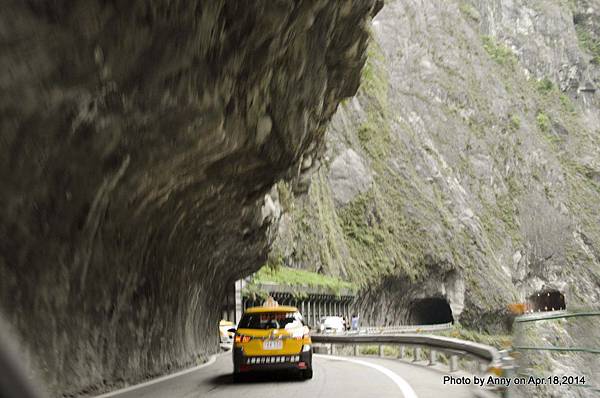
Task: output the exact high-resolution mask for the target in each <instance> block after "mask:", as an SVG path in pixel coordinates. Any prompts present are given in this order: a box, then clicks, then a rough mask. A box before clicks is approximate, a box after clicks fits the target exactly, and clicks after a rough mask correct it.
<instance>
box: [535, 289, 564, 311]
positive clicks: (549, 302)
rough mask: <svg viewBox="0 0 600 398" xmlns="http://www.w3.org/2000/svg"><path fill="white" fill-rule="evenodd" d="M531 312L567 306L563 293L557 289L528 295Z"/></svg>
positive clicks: (553, 309) (555, 309)
mask: <svg viewBox="0 0 600 398" xmlns="http://www.w3.org/2000/svg"><path fill="white" fill-rule="evenodd" d="M529 306H530V308H531V311H532V312H544V311H559V310H564V309H566V308H567V305H566V302H565V295H564V294H562V293H561V292H560V291H558V290H543V291H541V292H538V293H535V294H532V295H531V296H529Z"/></svg>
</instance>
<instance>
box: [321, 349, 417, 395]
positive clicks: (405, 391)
mask: <svg viewBox="0 0 600 398" xmlns="http://www.w3.org/2000/svg"><path fill="white" fill-rule="evenodd" d="M314 356H316V357H319V358H324V359H333V360H337V361H346V362H352V363H357V364H359V365H363V366H368V367H369V368H373V369H375V370H378V371H379V372H381V373H383V374H384V375H386V376H387V377H389V378H390V379H392V381H393V382H394V383H396V385H397V386H398V388H400V391H402V395H404V398H418V397H417V394H416V393H415V390H413V389H412V387H411V386H410V384H408V382H407V381H406V380H404V379H403V378H402V377H400V376H399V375H398V374H396V373H394V372H392V371H391V370H389V369H388V368H386V367H384V366H381V365H377V364H374V363H371V362H367V361H361V360H360V359H353V358H346V357H337V356H334V355H321V354H314Z"/></svg>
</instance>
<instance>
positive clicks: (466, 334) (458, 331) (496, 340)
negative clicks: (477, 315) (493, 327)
mask: <svg viewBox="0 0 600 398" xmlns="http://www.w3.org/2000/svg"><path fill="white" fill-rule="evenodd" d="M436 334H437V335H440V336H446V337H454V338H456V339H462V340H468V341H474V342H476V343H481V344H487V345H490V346H492V347H496V348H497V349H500V350H503V349H506V348H510V347H511V346H512V341H513V337H512V336H511V335H508V334H487V333H481V332H477V331H474V330H470V329H466V328H464V327H462V326H460V325H455V326H454V327H453V328H452V329H451V330H444V331H441V332H437V333H436Z"/></svg>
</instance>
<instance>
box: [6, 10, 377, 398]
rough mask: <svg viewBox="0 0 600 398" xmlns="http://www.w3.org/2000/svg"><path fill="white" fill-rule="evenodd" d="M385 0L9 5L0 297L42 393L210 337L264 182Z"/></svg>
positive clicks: (308, 139)
mask: <svg viewBox="0 0 600 398" xmlns="http://www.w3.org/2000/svg"><path fill="white" fill-rule="evenodd" d="M379 6H380V5H379ZM379 6H376V2H375V1H372V0H364V1H352V2H350V1H337V0H336V1H325V0H320V1H307V2H292V1H285V0H277V1H271V0H269V1H266V0H265V1H252V2H237V1H224V0H211V1H188V0H186V1H179V0H176V1H166V0H165V1H162V0H159V1H150V2H149V1H145V0H144V1H125V2H122V1H121V2H117V1H97V0H89V1H84V0H78V1H66V0H58V1H36V2H22V1H20V0H14V1H13V0H9V1H5V2H3V5H2V10H1V11H0V26H1V27H2V28H1V29H0V43H2V48H3V51H2V52H1V55H0V65H1V66H2V68H1V69H2V71H3V72H2V77H1V78H0V85H1V87H2V97H1V98H0V120H1V124H2V134H1V141H0V165H1V167H0V178H1V181H2V189H1V190H0V220H1V222H0V236H1V239H0V307H1V310H2V312H3V313H4V315H5V318H6V319H7V320H8V322H9V323H10V324H11V325H12V326H13V327H14V329H15V331H16V333H17V334H18V335H19V336H20V337H21V341H22V352H23V353H24V356H25V357H26V359H27V361H28V362H29V364H30V365H31V366H32V367H33V368H36V369H37V370H38V372H39V373H40V374H41V377H42V379H43V380H44V381H45V382H46V383H47V384H48V387H49V390H50V392H51V394H53V395H58V394H67V393H69V394H70V393H76V392H78V391H82V390H84V389H88V390H89V388H92V387H93V388H97V387H99V388H104V387H106V386H107V385H113V384H115V383H117V384H118V383H121V382H123V381H126V382H129V381H134V380H139V379H141V378H144V377H148V376H150V375H155V374H160V373H164V372H165V371H168V370H170V369H173V368H178V367H182V366H186V365H189V364H192V363H194V362H196V361H197V360H199V359H201V358H202V357H204V356H206V355H207V354H209V353H211V352H212V351H213V350H214V349H215V348H216V347H217V342H216V338H217V333H216V332H215V331H216V325H217V321H218V318H217V317H218V314H219V306H220V304H221V302H222V297H223V294H224V289H225V286H227V285H228V284H231V283H232V282H233V281H234V280H236V279H237V278H239V277H241V276H244V275H247V274H249V273H251V272H252V271H254V270H256V269H258V267H259V266H260V264H261V263H262V262H264V261H265V256H266V250H267V247H268V244H269V240H270V239H271V237H272V228H270V225H271V222H272V221H273V220H275V219H277V217H278V216H279V210H280V209H279V206H278V202H277V195H276V193H277V192H276V191H273V192H272V195H269V194H268V193H269V192H270V190H271V187H272V186H273V184H274V183H275V182H276V181H278V180H279V179H281V178H293V177H294V178H295V177H299V176H301V175H302V174H303V171H304V170H308V169H310V166H311V164H312V159H315V158H317V157H318V155H319V153H320V152H321V147H322V141H323V136H324V132H325V127H326V123H327V122H328V121H329V120H330V118H331V116H332V115H333V113H334V111H335V109H336V107H337V105H338V103H339V101H340V100H341V99H342V98H344V97H348V96H351V95H353V94H354V93H355V92H356V89H357V88H358V84H359V79H360V70H361V68H362V66H363V65H364V61H365V49H366V42H367V38H368V32H367V27H368V25H369V24H370V16H371V14H373V13H374V12H375V11H376V9H377V8H378V7H379Z"/></svg>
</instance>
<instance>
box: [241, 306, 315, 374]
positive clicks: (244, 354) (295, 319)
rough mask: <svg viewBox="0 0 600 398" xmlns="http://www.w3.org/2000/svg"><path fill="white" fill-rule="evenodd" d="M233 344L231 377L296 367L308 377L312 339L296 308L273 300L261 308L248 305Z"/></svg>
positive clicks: (310, 367) (311, 371) (310, 368)
mask: <svg viewBox="0 0 600 398" xmlns="http://www.w3.org/2000/svg"><path fill="white" fill-rule="evenodd" d="M230 330H231V331H235V336H234V343H233V350H232V351H233V377H234V380H236V381H237V380H239V379H240V376H241V375H242V374H243V373H246V372H250V371H270V370H283V369H290V370H297V371H299V372H300V373H301V375H302V377H303V378H304V379H310V378H312V375H313V370H312V350H311V343H312V342H311V339H310V336H309V334H308V327H307V326H306V325H305V324H304V320H303V319H302V315H301V314H300V312H299V311H298V309H297V308H296V307H289V306H279V305H277V303H276V302H274V301H273V300H272V299H271V301H267V302H266V303H265V306H263V307H252V308H248V309H247V310H246V311H245V312H244V315H242V318H241V319H240V322H239V324H238V328H237V329H230Z"/></svg>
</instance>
